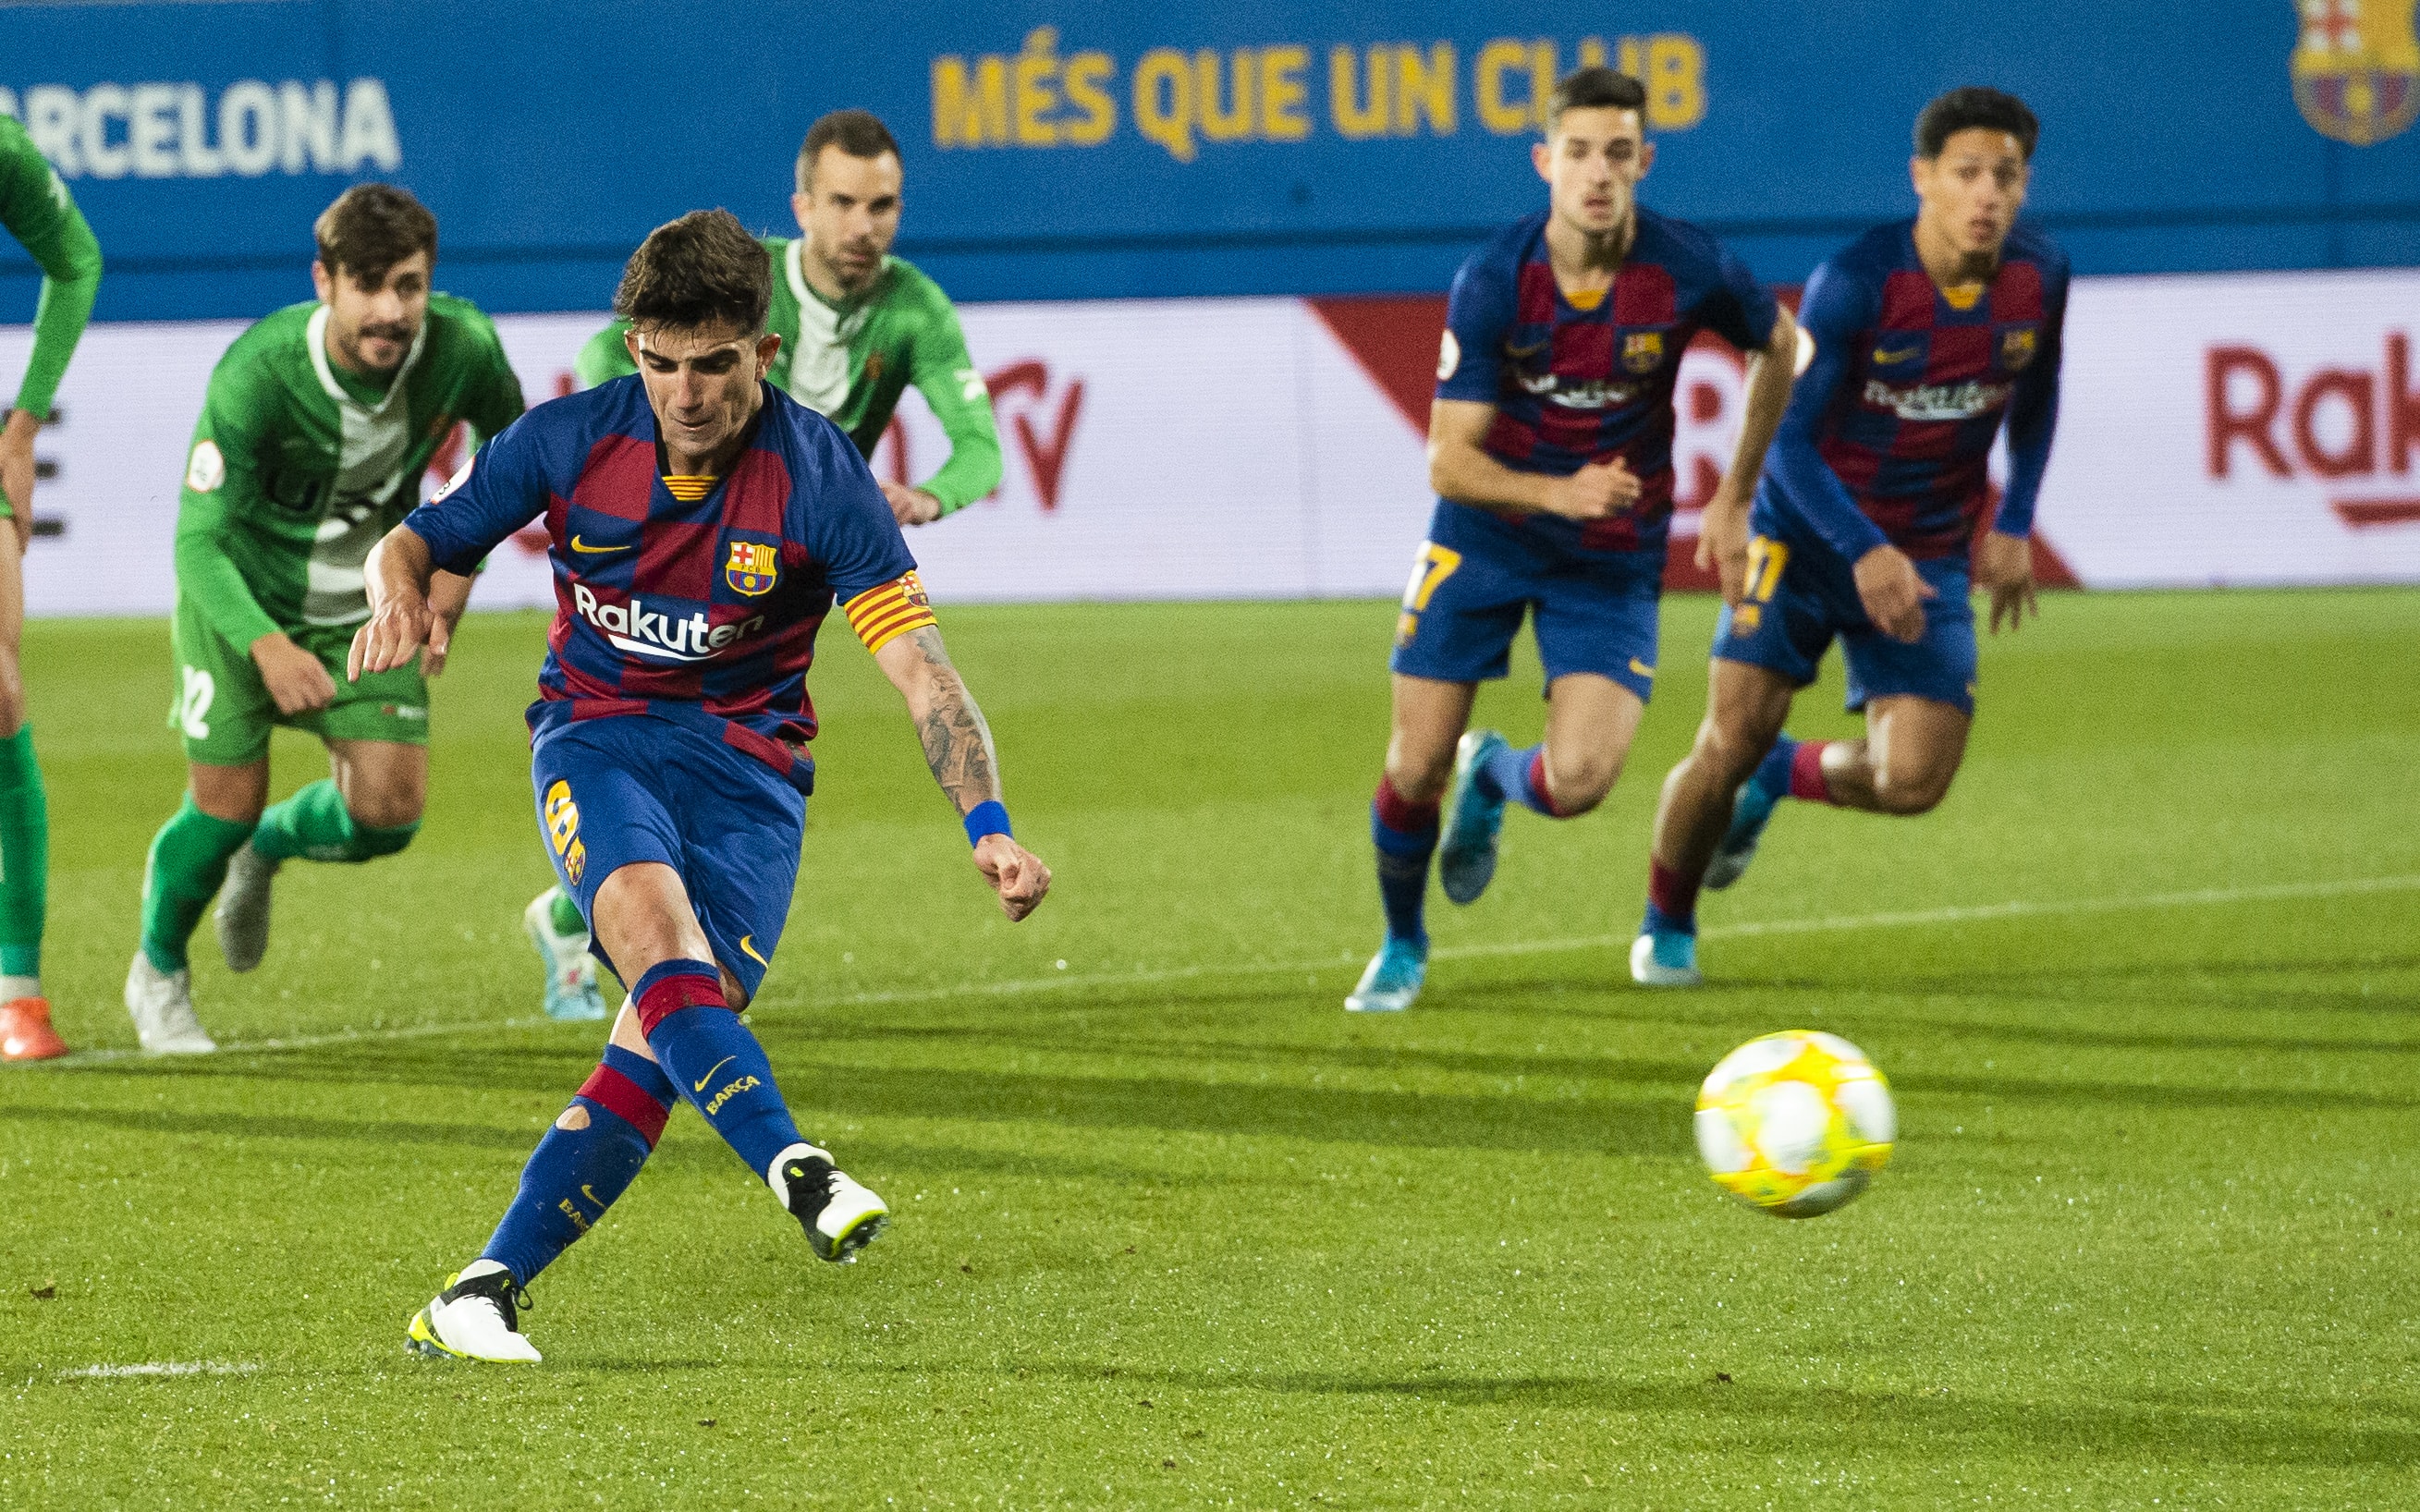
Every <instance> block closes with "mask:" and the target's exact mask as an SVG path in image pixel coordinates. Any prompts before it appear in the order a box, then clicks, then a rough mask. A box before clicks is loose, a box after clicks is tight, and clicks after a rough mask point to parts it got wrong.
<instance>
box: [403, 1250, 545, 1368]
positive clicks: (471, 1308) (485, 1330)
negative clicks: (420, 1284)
mask: <svg viewBox="0 0 2420 1512" xmlns="http://www.w3.org/2000/svg"><path fill="white" fill-rule="evenodd" d="M445 1279H446V1285H445V1289H444V1290H442V1291H441V1292H439V1293H438V1294H437V1295H436V1296H435V1297H433V1298H431V1299H430V1301H429V1304H428V1305H427V1306H426V1307H423V1308H422V1309H420V1311H418V1312H416V1313H414V1314H412V1315H411V1327H410V1328H409V1329H407V1330H406V1331H405V1332H406V1333H407V1335H409V1342H408V1343H407V1344H406V1345H405V1348H407V1349H409V1350H411V1351H412V1352H413V1353H415V1354H425V1355H427V1356H429V1357H431V1358H432V1359H435V1358H451V1359H456V1360H485V1361H488V1362H489V1363H490V1364H495V1365H504V1364H527V1365H535V1364H537V1362H538V1360H539V1358H540V1356H539V1354H538V1352H537V1346H536V1345H535V1344H532V1343H531V1342H530V1341H529V1339H528V1337H527V1336H526V1335H523V1334H522V1333H521V1309H522V1308H525V1307H527V1306H528V1305H529V1304H530V1300H529V1293H528V1292H526V1291H524V1290H522V1289H521V1285H520V1282H518V1281H515V1280H514V1279H513V1273H511V1272H510V1271H507V1270H505V1269H504V1267H503V1266H501V1265H498V1264H497V1263H496V1262H495V1261H493V1260H473V1261H472V1262H471V1263H470V1264H469V1265H466V1266H464V1267H463V1268H462V1269H461V1270H460V1271H459V1272H458V1273H455V1274H453V1275H450V1276H448V1277H446V1278H445Z"/></svg>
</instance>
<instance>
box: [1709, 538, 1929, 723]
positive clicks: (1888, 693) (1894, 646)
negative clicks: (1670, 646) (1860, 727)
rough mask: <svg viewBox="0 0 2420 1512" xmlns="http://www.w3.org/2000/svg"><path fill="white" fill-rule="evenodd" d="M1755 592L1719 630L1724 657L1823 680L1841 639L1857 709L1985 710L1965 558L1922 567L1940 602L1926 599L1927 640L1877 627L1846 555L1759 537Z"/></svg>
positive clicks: (1718, 647) (1751, 561)
mask: <svg viewBox="0 0 2420 1512" xmlns="http://www.w3.org/2000/svg"><path fill="white" fill-rule="evenodd" d="M1747 562H1748V571H1747V576H1748V582H1747V588H1748V593H1747V595H1746V597H1745V598H1744V599H1742V600H1741V602H1740V604H1739V606H1738V607H1737V608H1735V609H1733V608H1725V609H1724V610H1723V613H1722V618H1721V619H1720V620H1718V621H1716V622H1715V625H1714V656H1715V658H1716V659H1717V660H1720V661H1739V662H1745V663H1747V664H1748V665H1749V666H1751V667H1763V668H1766V669H1768V670H1770V671H1776V672H1779V673H1780V674H1781V675H1782V676H1784V677H1787V678H1789V679H1790V680H1791V681H1792V683H1794V684H1796V685H1797V686H1798V687H1806V686H1807V684H1809V683H1812V682H1813V681H1815V674H1816V672H1817V671H1819V670H1821V668H1822V667H1823V653H1824V652H1825V651H1827V650H1829V649H1830V648H1831V644H1832V641H1833V640H1834V638H1836V637H1837V638H1838V640H1839V642H1840V655H1841V657H1842V658H1843V659H1844V660H1846V661H1847V662H1848V664H1849V700H1848V702H1849V709H1850V711H1851V712H1852V713H1854V712H1856V711H1858V710H1861V709H1863V708H1864V707H1865V706H1866V701H1867V700H1869V699H1878V698H1896V697H1900V696H1901V695H1908V696H1912V697H1916V698H1920V699H1931V701H1932V702H1936V703H1947V704H1948V705H1950V706H1951V707H1952V708H1955V709H1957V710H1958V711H1959V712H1960V713H1962V714H1967V715H1972V714H1973V713H1974V712H1975V663H1976V658H1975V607H1974V605H1972V604H1971V603H1969V602H1968V601H1967V597H1966V593H1967V586H1966V563H1965V560H1964V559H1963V558H1961V557H1945V558H1942V559H1940V560H1938V561H1932V562H1919V563H1916V574H1917V576H1919V577H1921V578H1922V579H1924V580H1925V581H1926V582H1927V583H1929V584H1930V585H1931V588H1932V591H1933V592H1934V594H1937V595H1938V596H1937V597H1933V598H1929V599H1926V600H1925V601H1924V639H1923V640H1918V641H1916V643H1914V644H1913V645H1911V644H1909V643H1908V642H1907V641H1904V640H1893V639H1891V638H1890V637H1889V636H1887V635H1885V634H1884V633H1883V632H1882V631H1880V630H1878V629H1876V628H1875V627H1874V626H1873V625H1872V623H1871V622H1869V620H1867V618H1866V610H1865V606H1864V605H1863V604H1861V603H1860V602H1859V601H1858V598H1857V583H1856V578H1855V575H1854V573H1853V572H1852V571H1851V570H1850V564H1849V563H1846V562H1843V561H1842V560H1840V557H1839V555H1838V553H1837V552H1835V551H1833V550H1831V549H1829V548H1826V547H1823V546H1821V545H1801V544H1798V543H1796V542H1792V541H1785V540H1780V539H1776V538H1775V537H1772V536H1767V535H1763V534H1759V535H1757V536H1755V537H1753V538H1752V539H1751V540H1750V541H1749V542H1748V557H1747Z"/></svg>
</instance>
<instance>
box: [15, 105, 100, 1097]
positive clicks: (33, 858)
mask: <svg viewBox="0 0 2420 1512" xmlns="http://www.w3.org/2000/svg"><path fill="white" fill-rule="evenodd" d="M0 225H5V226H7V227H8V234H9V235H10V236H12V237H15V238H16V239H18V241H20V242H21V243H23V246H24V248H25V250H26V251H27V252H29V253H32V254H33V255H34V261H35V262H36V263H37V264H39V266H40V268H41V270H42V295H41V302H40V303H39V304H38V305H37V306H35V313H34V350H33V355H32V356H30V357H28V358H27V359H26V361H25V380H24V382H23V383H22V384H20V385H19V386H18V389H17V403H16V405H15V407H14V408H12V409H9V410H8V420H7V423H6V424H5V425H0V517H6V518H7V520H8V527H9V528H8V529H5V530H0V1058H5V1059H8V1060H47V1059H49V1058H50V1057H53V1056H63V1055H66V1054H67V1051H68V1047H67V1046H66V1045H65V1044H63V1043H61V1042H60V1041H59V1036H58V1031H56V1030H55V1029H53V1028H52V1027H51V1005H50V1002H49V1001H48V1000H47V999H46V998H44V997H43V996H42V911H43V907H44V903H45V901H46V899H47V898H48V895H49V890H50V880H51V820H50V810H49V807H48V805H47V803H46V802H45V800H44V798H43V795H42V771H41V768H40V767H39V766H37V765H36V764H34V729H33V726H31V725H29V724H27V723H26V722H25V686H24V682H23V678H22V677H21V676H20V675H19V672H18V667H17V642H18V639H19V637H20V636H21V635H22V634H23V631H24V627H25V547H26V543H28V542H29V541H31V540H32V539H33V536H34V433H35V432H36V431H38V430H39V429H40V428H41V426H42V422H43V421H45V420H48V419H49V418H50V414H51V395H52V394H53V393H54V392H56V390H57V389H58V386H59V378H60V376H61V375H62V374H64V373H66V372H67V370H68V359H69V358H70V357H72V356H74V355H75V349H76V341H77V339H78V338H79V337H81V336H82V335H83V334H84V327H85V321H86V320H88V319H90V318H91V317H92V297H93V295H94V294H95V293H96V292H97V291H98V290H99V289H100V287H101V243H99V242H98V241H95V240H94V239H92V227H90V226H88V225H86V224H84V217H83V216H82V215H79V214H78V213H76V208H75V201H74V200H71V199H70V198H69V197H68V186H67V185H66V184H64V183H61V182H60V181H59V176H58V175H57V174H56V173H54V172H53V171H52V169H51V165H50V164H49V163H48V162H45V161H43V158H42V154H41V152H40V150H39V149H38V148H37V147H35V146H34V144H33V142H32V141H31V140H29V139H28V138H27V137H26V135H25V130H24V128H23V127H22V126H19V125H18V124H17V122H16V120H15V119H14V118H13V117H11V116H0Z"/></svg>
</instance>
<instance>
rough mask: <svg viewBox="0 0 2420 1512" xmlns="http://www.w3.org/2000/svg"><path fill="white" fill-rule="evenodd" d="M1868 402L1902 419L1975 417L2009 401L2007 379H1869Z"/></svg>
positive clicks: (1867, 380)
mask: <svg viewBox="0 0 2420 1512" xmlns="http://www.w3.org/2000/svg"><path fill="white" fill-rule="evenodd" d="M1865 397H1866V403H1868V404H1869V405H1872V406H1873V407H1874V408H1875V409H1887V410H1889V411H1890V412H1891V413H1892V414H1895V415H1897V416H1899V418H1900V419H1901V420H1972V419H1974V418H1975V417H1976V416H1977V415H1983V414H1989V413H1991V412H1992V411H1993V410H1995V409H1999V408H2000V407H2001V406H2002V405H2005V404H2007V403H2008V402H2009V385H2008V384H2006V383H1978V382H1975V381H1972V380H1969V381H1967V382H1964V383H1918V384H1915V385H1912V386H1909V387H1904V388H1902V387H1897V386H1894V385H1892V384H1888V383H1885V382H1884V381H1883V380H1882V379H1880V378H1868V379H1866V395H1865Z"/></svg>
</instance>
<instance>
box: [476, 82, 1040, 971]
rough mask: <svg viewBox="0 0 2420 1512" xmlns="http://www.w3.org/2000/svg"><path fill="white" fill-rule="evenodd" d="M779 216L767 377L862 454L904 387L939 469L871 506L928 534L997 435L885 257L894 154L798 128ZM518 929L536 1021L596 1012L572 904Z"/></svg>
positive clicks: (873, 137)
mask: <svg viewBox="0 0 2420 1512" xmlns="http://www.w3.org/2000/svg"><path fill="white" fill-rule="evenodd" d="M794 182H795V184H796V186H797V187H796V192H795V193H793V194H792V195H791V196H790V208H791V211H792V213H793V214H795V215H796V216H797V217H798V221H799V232H800V233H801V234H800V235H799V238H798V239H795V240H792V239H787V238H783V237H765V238H763V239H761V240H760V241H759V242H758V245H760V246H762V247H763V248H764V249H765V255H766V258H767V260H768V262H769V263H770V264H771V268H772V276H773V302H772V306H771V308H770V310H769V311H768V315H767V316H766V322H767V329H768V331H769V332H771V333H772V334H774V335H777V336H779V337H781V338H782V349H781V351H780V352H778V353H777V354H775V356H774V358H773V365H772V368H771V369H770V371H769V372H768V374H767V378H768V380H769V381H770V382H771V383H772V385H773V386H774V387H775V388H777V389H781V390H783V391H784V392H785V393H788V394H789V395H790V397H791V398H793V399H796V400H798V401H799V403H800V404H802V405H805V406H806V407H807V408H808V409H813V410H814V411H815V412H816V413H817V414H821V415H828V416H830V418H831V419H832V421H833V422H834V423H835V424H838V425H839V426H840V428H841V429H843V430H845V431H846V432H848V435H849V440H852V441H854V442H855V443H856V444H857V450H858V453H859V455H863V456H869V457H870V456H872V455H874V448H875V444H876V442H878V441H880V440H882V435H883V432H884V431H885V430H886V429H887V428H889V426H890V424H891V415H892V410H894V409H897V408H898V405H899V397H900V395H901V394H902V393H905V392H906V390H907V385H909V384H910V383H912V384H914V385H915V386H916V389H917V391H918V392H919V393H923V396H924V402H925V403H926V404H927V405H929V406H931V407H932V410H933V415H934V418H936V419H938V420H939V421H940V423H941V429H942V432H943V433H944V434H945V435H947V436H948V437H949V440H950V455H949V460H948V461H946V462H945V463H943V464H942V466H941V469H940V471H938V472H935V473H934V474H933V475H932V476H931V477H929V478H927V479H925V480H924V482H923V483H922V484H921V485H918V486H915V487H912V488H911V487H908V486H907V485H905V484H898V483H892V482H889V481H885V482H884V483H883V484H882V492H883V496H884V498H886V499H888V500H889V501H890V503H891V512H892V515H893V516H894V517H897V519H898V521H899V523H900V524H902V525H928V524H930V523H932V522H933V521H934V520H937V519H939V518H941V517H944V516H947V515H952V514H955V513H956V512H957V511H958V510H960V509H963V508H964V507H966V506H967V505H968V504H970V503H972V502H973V501H975V500H978V499H980V498H982V497H983V496H984V495H985V494H987V493H989V492H991V491H992V490H993V489H994V488H997V487H999V486H1000V435H999V432H998V431H997V430H996V429H995V428H994V427H993V423H992V412H991V395H990V393H988V392H987V391H986V390H985V387H984V380H983V375H982V374H980V373H978V372H976V371H975V366H974V361H973V359H971V358H970V357H969V356H968V355H967V338H966V334H965V332H963V331H961V330H960V329H959V326H958V315H957V312H956V311H955V310H954V309H952V308H951V306H950V300H949V296H948V295H946V294H943V293H942V292H941V289H940V286H939V285H937V284H935V283H934V282H933V281H932V280H931V279H930V278H927V277H926V276H924V274H923V272H922V271H920V270H918V269H917V268H916V266H915V265H914V264H913V263H910V262H908V261H907V260H906V259H904V258H899V257H893V256H892V255H891V243H892V239H894V238H896V237H897V236H898V235H899V211H900V193H899V191H900V167H899V144H898V142H897V141H895V140H894V139H893V138H892V135H891V131H890V129H889V128H888V127H886V126H884V125H883V124H882V122H881V121H880V120H878V119H877V118H876V117H875V116H872V115H870V114H868V113H867V112H865V111H861V110H840V111H834V112H832V113H831V114H830V115H829V116H824V117H823V118H822V119H820V120H818V121H816V122H815V123H814V126H813V127H811V128H809V129H808V131H807V139H806V142H805V144H804V145H803V146H802V147H799V161H798V164H797V168H796V177H795V180H794ZM628 330H629V323H628V321H623V320H616V321H614V322H613V324H612V325H610V326H608V327H607V328H605V329H604V330H603V331H600V332H597V335H596V336H595V337H593V338H592V339H591V340H590V341H589V343H588V345H587V346H586V347H583V348H582V350H581V353H580V360H579V362H578V363H577V364H576V366H577V372H578V376H579V378H580V385H581V387H582V388H594V387H595V386H597V384H599V383H603V382H605V381H606V380H608V379H610V378H623V377H627V376H628V375H629V374H630V373H633V372H635V371H637V368H636V366H635V365H634V360H633V359H632V357H631V355H630V352H629V348H628V345H627V343H626V342H625V340H624V337H625V336H626V335H627V334H628ZM521 924H522V928H523V930H524V932H525V933H527V934H528V935H529V937H530V941H531V943H532V944H534V945H535V946H536V947H537V950H538V954H539V956H540V957H541V958H542V959H543V960H544V962H545V964H546V972H547V984H546V1011H547V1012H548V1013H549V1014H551V1015H552V1016H554V1017H557V1018H563V1017H570V1016H575V1014H574V1011H573V1010H572V1008H571V1007H570V1006H569V1005H571V1004H575V1003H584V1004H588V1005H593V1008H590V1009H587V1010H584V1011H580V1012H578V1014H577V1016H582V1017H591V1016H593V1017H598V1018H601V1017H603V1016H604V1012H605V1008H604V1001H603V999H602V998H600V997H599V996H598V995H597V964H596V961H595V959H594V958H593V957H592V956H590V954H589V953H588V926H587V925H586V924H584V923H582V921H581V918H580V908H579V905H578V904H576V903H573V902H572V901H571V897H570V895H569V894H568V893H566V892H565V891H564V890H563V889H562V888H560V887H549V888H548V889H547V890H546V891H544V892H542V893H540V894H539V895H538V896H537V897H536V898H535V899H533V900H532V901H531V903H530V905H529V907H528V908H527V909H526V910H524V911H523V912H522V915H521Z"/></svg>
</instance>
